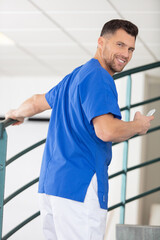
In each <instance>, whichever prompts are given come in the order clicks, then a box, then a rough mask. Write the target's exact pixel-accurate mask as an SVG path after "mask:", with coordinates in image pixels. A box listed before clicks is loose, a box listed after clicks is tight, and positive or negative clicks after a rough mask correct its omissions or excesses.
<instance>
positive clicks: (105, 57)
mask: <svg viewBox="0 0 160 240" xmlns="http://www.w3.org/2000/svg"><path fill="white" fill-rule="evenodd" d="M101 38H102V39H101V40H102V44H101V58H102V62H103V65H104V66H103V67H104V68H105V69H106V70H107V71H108V72H109V73H110V74H111V75H113V74H114V73H115V72H121V71H122V70H123V68H124V67H125V66H126V65H127V63H128V62H129V61H130V60H131V58H132V54H133V51H134V49H135V37H134V36H131V35H130V34H128V33H127V32H126V31H124V30H123V29H119V30H117V31H116V32H115V33H114V34H110V35H106V36H104V37H101Z"/></svg>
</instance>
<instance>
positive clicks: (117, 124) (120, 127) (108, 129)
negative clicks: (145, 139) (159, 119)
mask: <svg viewBox="0 0 160 240" xmlns="http://www.w3.org/2000/svg"><path fill="white" fill-rule="evenodd" d="M153 119H154V116H149V117H147V116H144V115H142V114H141V113H140V112H136V114H135V116H134V120H133V121H130V122H124V121H122V120H119V119H117V118H114V116H113V115H112V114H104V115H101V116H98V117H95V118H94V119H93V120H92V122H93V125H94V129H95V133H96V135H97V137H98V138H100V139H101V140H102V141H104V142H122V141H125V140H127V139H129V138H131V137H132V136H134V135H136V134H139V135H143V134H146V132H147V131H148V129H149V128H150V122H151V121H152V120H153Z"/></svg>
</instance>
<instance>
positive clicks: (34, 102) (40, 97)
mask: <svg viewBox="0 0 160 240" xmlns="http://www.w3.org/2000/svg"><path fill="white" fill-rule="evenodd" d="M47 109H50V106H49V104H48V103H47V101H46V99H45V94H36V95H34V96H32V97H31V98H29V99H27V100H26V101H25V102H23V103H22V104H21V105H20V107H18V108H17V109H15V110H10V111H9V112H8V113H7V114H6V119H7V118H12V119H16V120H18V122H19V124H20V122H21V123H22V122H23V121H24V118H26V117H31V116H33V115H35V114H37V113H40V112H43V111H44V110H47Z"/></svg>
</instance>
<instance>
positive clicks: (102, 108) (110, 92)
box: [79, 69, 121, 123]
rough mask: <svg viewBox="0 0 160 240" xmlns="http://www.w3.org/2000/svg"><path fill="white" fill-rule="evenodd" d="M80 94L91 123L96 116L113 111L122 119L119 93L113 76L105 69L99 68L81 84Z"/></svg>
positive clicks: (115, 115) (112, 112)
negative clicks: (103, 70)
mask: <svg viewBox="0 0 160 240" xmlns="http://www.w3.org/2000/svg"><path fill="white" fill-rule="evenodd" d="M79 94H80V99H81V104H82V108H83V111H84V113H85V115H86V117H87V119H88V121H89V123H91V121H92V119H93V118H94V117H97V116H100V115H104V114H107V113H111V114H113V115H114V117H116V118H119V119H121V113H120V109H119V106H118V95H117V91H116V86H115V83H114V80H113V78H112V77H111V76H110V75H109V73H107V71H105V73H103V72H102V71H101V69H97V70H95V71H93V72H92V73H90V74H89V75H88V76H87V77H86V78H85V79H84V80H83V81H82V82H81V83H80V84H79Z"/></svg>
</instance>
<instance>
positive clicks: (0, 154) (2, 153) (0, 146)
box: [0, 123, 7, 240]
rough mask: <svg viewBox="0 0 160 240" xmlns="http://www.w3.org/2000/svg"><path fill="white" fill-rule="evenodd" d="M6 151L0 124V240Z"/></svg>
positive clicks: (5, 140) (5, 141) (3, 133)
mask: <svg viewBox="0 0 160 240" xmlns="http://www.w3.org/2000/svg"><path fill="white" fill-rule="evenodd" d="M6 151H7V133H6V130H5V129H3V123H0V240H1V239H2V225H3V201H4V186H5V164H6Z"/></svg>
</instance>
